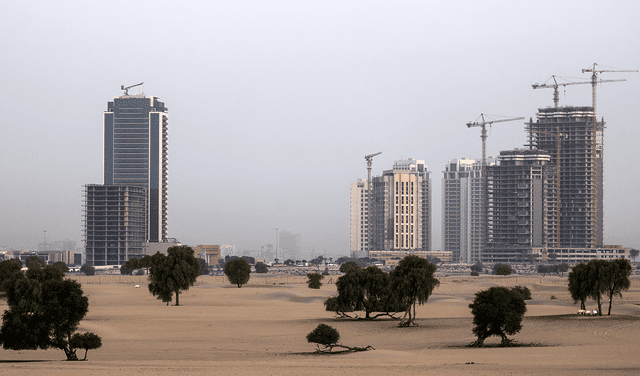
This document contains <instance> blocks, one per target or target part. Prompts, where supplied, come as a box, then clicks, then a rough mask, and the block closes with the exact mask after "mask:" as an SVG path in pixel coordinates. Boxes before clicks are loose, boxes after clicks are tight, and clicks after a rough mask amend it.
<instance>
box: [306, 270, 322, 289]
mask: <svg viewBox="0 0 640 376" xmlns="http://www.w3.org/2000/svg"><path fill="white" fill-rule="evenodd" d="M323 279H324V276H323V275H321V274H319V273H308V274H307V285H308V286H309V288H310V289H319V288H320V286H322V282H320V281H322V280H323Z"/></svg>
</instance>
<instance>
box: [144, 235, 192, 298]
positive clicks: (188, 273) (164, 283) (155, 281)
mask: <svg viewBox="0 0 640 376" xmlns="http://www.w3.org/2000/svg"><path fill="white" fill-rule="evenodd" d="M199 275H200V263H199V262H198V260H197V259H196V257H195V256H194V255H193V249H192V248H191V247H187V246H173V247H170V248H169V249H167V256H165V255H164V254H162V253H160V252H157V253H156V254H155V255H153V256H152V257H151V267H150V272H149V292H150V293H151V294H153V296H157V297H158V299H160V300H162V301H163V302H166V303H167V305H169V302H171V300H172V299H173V294H174V293H175V294H176V306H179V305H180V291H187V290H189V287H190V286H193V284H194V283H196V279H197V278H198V276H199Z"/></svg>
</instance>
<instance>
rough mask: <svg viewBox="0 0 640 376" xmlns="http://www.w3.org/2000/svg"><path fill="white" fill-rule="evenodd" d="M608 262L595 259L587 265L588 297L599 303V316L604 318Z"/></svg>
mask: <svg viewBox="0 0 640 376" xmlns="http://www.w3.org/2000/svg"><path fill="white" fill-rule="evenodd" d="M608 264H609V263H608V261H606V260H602V259H595V260H591V261H589V263H588V264H587V280H586V283H587V286H588V287H589V290H588V296H589V297H591V298H593V299H594V300H595V301H596V302H597V303H598V316H602V294H603V293H605V292H607V283H606V282H605V281H606V276H607V273H608V266H609V265H608Z"/></svg>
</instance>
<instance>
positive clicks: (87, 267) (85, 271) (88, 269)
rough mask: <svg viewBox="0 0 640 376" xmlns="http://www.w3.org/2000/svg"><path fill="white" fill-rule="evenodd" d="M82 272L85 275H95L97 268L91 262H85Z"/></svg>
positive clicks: (81, 268)
mask: <svg viewBox="0 0 640 376" xmlns="http://www.w3.org/2000/svg"><path fill="white" fill-rule="evenodd" d="M80 273H83V274H84V275H95V274H96V268H94V267H93V266H91V265H89V264H84V265H82V266H81V267H80Z"/></svg>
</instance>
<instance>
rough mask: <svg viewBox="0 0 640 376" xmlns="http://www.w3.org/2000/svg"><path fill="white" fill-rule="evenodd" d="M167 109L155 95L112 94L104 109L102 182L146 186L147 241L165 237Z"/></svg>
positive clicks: (162, 239)
mask: <svg viewBox="0 0 640 376" xmlns="http://www.w3.org/2000/svg"><path fill="white" fill-rule="evenodd" d="M167 112H168V110H167V108H166V107H165V106H164V103H163V102H160V101H159V100H158V98H157V97H147V96H145V95H144V94H138V95H128V94H127V93H125V95H123V96H120V97H116V98H114V99H113V102H109V103H108V105H107V111H105V112H104V119H103V122H104V184H105V185H111V184H117V185H129V186H143V187H146V188H147V192H148V200H147V202H148V204H147V209H146V212H147V226H148V231H147V234H148V241H149V242H162V241H166V240H167V174H168V171H167V163H168V160H167V159H168V155H167V143H168V140H167V139H168V129H167V127H168V113H167Z"/></svg>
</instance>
